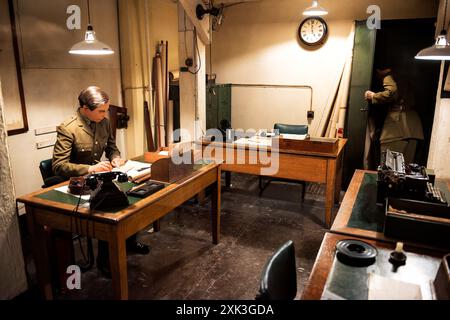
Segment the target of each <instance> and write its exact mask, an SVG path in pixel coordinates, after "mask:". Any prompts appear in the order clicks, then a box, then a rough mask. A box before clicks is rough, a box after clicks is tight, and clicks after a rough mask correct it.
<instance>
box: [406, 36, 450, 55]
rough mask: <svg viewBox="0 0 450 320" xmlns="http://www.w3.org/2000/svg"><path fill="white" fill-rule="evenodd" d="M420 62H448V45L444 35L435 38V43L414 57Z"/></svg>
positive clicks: (449, 52)
mask: <svg viewBox="0 0 450 320" xmlns="http://www.w3.org/2000/svg"><path fill="white" fill-rule="evenodd" d="M415 58H416V59H420V60H450V44H449V43H448V41H447V36H446V35H445V34H440V35H439V36H438V37H437V38H436V43H435V44H434V45H433V46H431V47H428V48H425V49H423V50H421V51H420V52H419V53H418V54H417V55H416V57H415Z"/></svg>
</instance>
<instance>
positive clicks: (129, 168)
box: [112, 160, 152, 180]
mask: <svg viewBox="0 0 450 320" xmlns="http://www.w3.org/2000/svg"><path fill="white" fill-rule="evenodd" d="M151 166H152V164H151V163H147V162H140V161H133V160H128V161H127V162H125V164H124V165H123V166H121V167H119V168H114V169H113V170H112V171H120V172H123V173H126V174H127V175H128V178H129V180H136V179H139V178H141V177H143V176H146V175H148V174H150V172H151Z"/></svg>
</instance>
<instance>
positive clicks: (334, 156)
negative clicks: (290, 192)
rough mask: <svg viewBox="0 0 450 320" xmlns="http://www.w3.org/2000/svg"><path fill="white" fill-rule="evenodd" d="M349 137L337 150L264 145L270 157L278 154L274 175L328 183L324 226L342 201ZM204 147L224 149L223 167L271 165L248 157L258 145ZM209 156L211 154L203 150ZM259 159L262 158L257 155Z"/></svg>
mask: <svg viewBox="0 0 450 320" xmlns="http://www.w3.org/2000/svg"><path fill="white" fill-rule="evenodd" d="M346 143H347V139H339V146H338V148H337V151H336V152H334V153H323V152H312V151H294V150H282V149H273V150H271V148H270V147H264V148H266V150H267V154H268V155H269V156H271V157H274V156H278V157H279V169H278V172H276V173H275V174H273V175H271V177H275V178H285V179H291V180H299V181H308V182H316V183H324V184H326V192H325V226H326V228H329V227H330V226H331V222H332V208H333V204H334V203H337V202H338V201H339V194H340V190H341V181H342V161H343V153H344V147H345V144H346ZM202 146H203V150H205V147H206V146H212V147H213V148H216V151H215V153H214V152H213V153H212V156H213V157H214V156H216V153H217V150H218V151H219V152H222V155H221V157H220V159H223V160H224V163H223V164H222V171H227V172H239V173H246V174H253V175H261V169H262V168H268V167H269V165H267V164H263V163H260V162H259V161H258V162H257V163H252V162H251V161H249V159H250V157H251V154H252V152H253V153H255V152H256V151H257V150H258V149H257V147H253V146H248V145H239V144H231V143H221V142H202ZM242 151H244V152H245V155H244V157H243V158H244V160H245V161H243V162H244V163H242V164H241V163H236V162H237V161H235V159H239V158H238V152H242ZM227 154H232V155H233V157H232V160H231V161H230V160H229V159H227V156H226V155H227ZM203 156H204V157H205V156H206V157H208V155H205V154H203ZM258 160H259V159H258Z"/></svg>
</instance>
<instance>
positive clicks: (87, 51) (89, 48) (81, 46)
mask: <svg viewBox="0 0 450 320" xmlns="http://www.w3.org/2000/svg"><path fill="white" fill-rule="evenodd" d="M87 9H88V26H87V30H86V34H85V36H84V41H81V42H78V43H76V44H74V45H73V46H72V48H71V49H70V50H69V53H70V54H81V55H106V54H113V53H114V51H113V50H112V49H111V48H110V47H109V46H107V45H106V44H104V43H103V42H100V41H98V40H97V39H96V38H95V31H94V28H93V27H92V25H91V12H90V7H89V0H87Z"/></svg>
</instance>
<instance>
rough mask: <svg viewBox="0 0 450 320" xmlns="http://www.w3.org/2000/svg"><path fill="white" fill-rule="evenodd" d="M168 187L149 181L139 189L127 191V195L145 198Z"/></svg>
mask: <svg viewBox="0 0 450 320" xmlns="http://www.w3.org/2000/svg"><path fill="white" fill-rule="evenodd" d="M165 186H166V185H165V184H164V183H161V182H157V181H147V182H146V183H144V184H143V185H141V186H139V187H135V188H132V189H130V190H129V191H127V195H129V196H131V197H136V198H145V197H148V196H150V195H152V194H154V193H155V192H158V191H159V190H161V189H163V188H164V187H165Z"/></svg>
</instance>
